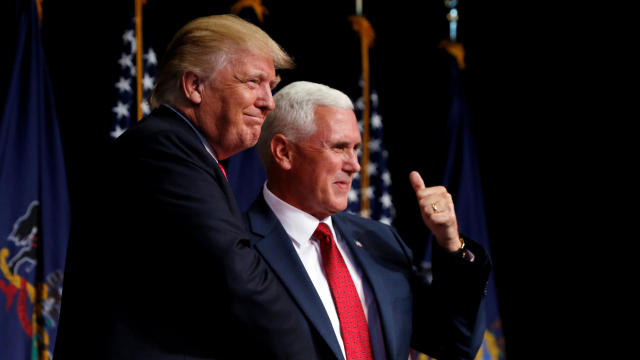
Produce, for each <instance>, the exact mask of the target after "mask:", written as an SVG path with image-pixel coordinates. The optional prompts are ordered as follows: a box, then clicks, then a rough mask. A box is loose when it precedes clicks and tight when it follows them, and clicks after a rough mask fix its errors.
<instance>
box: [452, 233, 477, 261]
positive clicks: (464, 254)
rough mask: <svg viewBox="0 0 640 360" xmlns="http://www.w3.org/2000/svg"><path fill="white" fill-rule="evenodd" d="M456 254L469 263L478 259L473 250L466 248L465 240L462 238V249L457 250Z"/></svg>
mask: <svg viewBox="0 0 640 360" xmlns="http://www.w3.org/2000/svg"><path fill="white" fill-rule="evenodd" d="M454 254H455V255H457V256H460V257H461V258H463V259H465V260H467V261H469V262H473V261H474V260H475V259H476V256H475V255H474V254H473V253H472V252H471V250H469V249H467V248H465V247H464V238H462V237H460V249H458V250H456V252H454Z"/></svg>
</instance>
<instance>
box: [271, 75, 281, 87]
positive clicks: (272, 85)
mask: <svg viewBox="0 0 640 360" xmlns="http://www.w3.org/2000/svg"><path fill="white" fill-rule="evenodd" d="M281 80H282V79H281V78H280V75H276V78H275V79H273V80H271V81H270V82H269V85H270V86H271V90H273V89H275V88H276V86H278V84H279V83H280V81H281Z"/></svg>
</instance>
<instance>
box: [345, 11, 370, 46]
mask: <svg viewBox="0 0 640 360" xmlns="http://www.w3.org/2000/svg"><path fill="white" fill-rule="evenodd" d="M349 20H351V24H352V25H353V30H355V31H357V32H358V33H360V37H361V39H362V41H363V42H364V44H365V45H366V47H367V48H370V47H371V46H372V45H373V39H374V38H375V37H376V34H375V32H374V31H373V27H372V26H371V23H369V20H367V18H365V17H364V16H361V15H352V16H349Z"/></svg>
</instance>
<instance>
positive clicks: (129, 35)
mask: <svg viewBox="0 0 640 360" xmlns="http://www.w3.org/2000/svg"><path fill="white" fill-rule="evenodd" d="M122 41H124V43H125V44H126V43H128V42H132V43H135V42H136V36H135V33H134V32H133V29H130V30H127V31H125V32H124V34H123V35H122Z"/></svg>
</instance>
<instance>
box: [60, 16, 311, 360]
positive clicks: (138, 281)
mask: <svg viewBox="0 0 640 360" xmlns="http://www.w3.org/2000/svg"><path fill="white" fill-rule="evenodd" d="M292 66H293V63H292V61H291V59H290V58H289V57H288V55H287V54H286V53H285V52H284V51H283V50H282V49H281V48H280V46H278V44H276V43H275V42H274V41H273V40H272V39H271V38H270V37H269V36H268V35H267V34H266V33H264V32H263V31H262V30H260V29H259V28H258V27H256V26H254V25H252V24H250V23H248V22H245V21H244V20H241V19H240V18H238V17H235V16H230V15H221V16H210V17H204V18H199V19H196V20H193V21H192V22H190V23H188V24H187V25H185V26H184V27H183V28H182V29H181V30H180V31H178V33H177V34H176V35H175V37H174V38H173V40H172V41H171V43H170V44H169V46H168V49H167V51H166V54H165V56H164V57H163V60H162V61H161V63H160V66H159V73H158V77H157V84H156V85H155V87H154V90H153V94H152V98H151V105H152V107H153V109H154V110H153V112H152V113H151V114H150V115H149V116H148V117H146V118H144V119H143V120H142V121H141V122H140V123H138V124H136V125H135V126H133V127H132V128H130V129H129V130H128V131H127V132H125V133H124V134H123V135H122V136H121V137H120V138H118V139H117V140H116V141H115V142H114V145H113V149H112V153H113V157H112V158H111V159H110V162H109V166H108V167H107V169H108V172H107V176H108V177H109V184H110V185H112V188H111V189H110V190H111V191H108V192H106V193H104V194H101V195H102V196H101V197H99V199H98V200H97V201H96V203H97V204H99V207H100V208H99V209H97V210H95V211H99V212H97V214H96V218H97V219H98V222H97V223H96V224H97V226H95V227H88V228H91V230H97V231H95V232H92V233H91V237H90V238H89V239H83V241H82V242H79V241H77V240H76V241H75V243H73V244H72V245H71V246H70V248H69V253H68V259H69V260H68V263H67V273H66V274H65V284H64V288H65V293H64V295H63V299H62V306H63V310H62V315H61V324H60V332H59V334H58V341H57V346H56V348H55V352H54V356H55V357H56V359H76V358H85V359H160V360H164V359H167V360H168V359H243V358H263V359H308V358H309V357H308V356H307V355H308V354H309V353H312V350H311V349H312V345H311V343H310V341H308V340H307V339H306V338H304V337H303V336H302V332H301V329H302V322H301V320H300V318H299V317H298V316H297V314H296V313H295V312H294V310H295V307H294V305H293V301H291V300H290V299H289V297H288V295H287V294H286V292H285V290H284V288H283V287H282V285H281V284H280V283H279V282H278V280H277V279H276V278H275V277H274V275H273V273H272V272H271V271H270V270H269V268H268V267H267V266H266V264H265V263H264V261H263V260H262V259H261V258H260V257H259V256H258V255H257V253H256V252H255V251H254V250H253V249H251V248H250V247H249V245H248V239H249V236H248V234H247V233H246V232H245V229H244V226H243V224H242V220H241V216H240V213H239V211H238V208H237V205H236V203H235V199H234V196H233V194H232V191H231V187H230V186H229V184H228V182H227V179H226V175H225V173H224V169H222V167H221V166H220V165H219V163H218V162H219V161H220V160H223V159H226V158H228V157H229V156H231V155H233V154H235V153H237V152H239V151H241V150H244V149H247V148H249V147H251V146H253V145H255V143H256V142H257V140H258V137H259V135H260V130H261V126H262V123H263V122H264V119H265V117H266V115H267V113H268V112H269V111H271V110H272V109H273V108H274V102H273V98H272V94H271V91H272V89H273V88H274V86H275V85H276V84H277V82H278V76H277V75H276V72H275V69H276V68H290V67H292ZM83 276H86V278H84V277H83Z"/></svg>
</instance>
